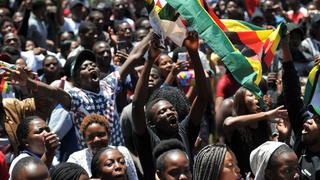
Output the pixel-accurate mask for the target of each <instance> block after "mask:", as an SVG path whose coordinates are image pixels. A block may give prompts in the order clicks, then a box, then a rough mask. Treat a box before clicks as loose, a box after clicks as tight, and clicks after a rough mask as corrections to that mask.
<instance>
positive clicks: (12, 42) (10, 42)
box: [3, 33, 20, 49]
mask: <svg viewBox="0 0 320 180" xmlns="http://www.w3.org/2000/svg"><path fill="white" fill-rule="evenodd" d="M3 43H4V45H7V46H12V47H15V48H17V49H19V48H20V41H19V38H18V36H17V35H16V34H14V33H8V34H7V35H5V36H4V39H3Z"/></svg>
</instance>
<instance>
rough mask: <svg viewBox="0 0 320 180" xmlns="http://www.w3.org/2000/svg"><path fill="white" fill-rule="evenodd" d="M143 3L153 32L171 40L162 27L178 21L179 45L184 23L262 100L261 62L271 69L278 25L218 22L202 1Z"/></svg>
mask: <svg viewBox="0 0 320 180" xmlns="http://www.w3.org/2000/svg"><path fill="white" fill-rule="evenodd" d="M146 4H147V9H148V10H149V14H150V19H151V25H152V26H153V28H154V29H156V32H158V30H160V31H159V32H161V35H163V36H164V37H169V38H170V39H171V37H172V36H170V31H171V30H170V28H168V26H165V28H163V27H164V26H163V25H162V24H163V22H164V20H166V21H171V22H178V23H177V24H176V25H175V26H176V27H179V28H176V29H179V31H177V32H180V35H181V36H179V38H181V39H180V40H181V41H180V44H182V41H183V39H184V38H182V37H184V36H183V34H182V32H186V24H188V25H191V26H192V27H193V29H194V30H196V31H197V32H198V33H199V35H200V37H201V38H202V39H204V40H205V41H206V42H207V43H208V45H209V46H210V47H211V48H212V49H213V50H214V52H215V53H216V54H217V55H218V56H219V57H220V58H221V59H222V61H223V62H224V64H225V65H226V67H227V68H228V69H229V71H230V72H231V73H232V75H233V76H234V78H235V79H236V80H237V81H238V82H239V83H240V84H242V85H243V86H245V87H246V88H248V89H249V90H251V91H252V92H253V93H255V94H256V95H257V96H258V97H260V100H261V101H262V99H261V96H262V93H261V91H260V89H259V88H258V84H259V83H260V81H261V79H262V65H261V63H264V64H265V65H266V66H267V67H268V68H269V67H270V65H271V61H272V58H273V55H274V54H275V51H276V48H277V46H278V44H279V42H280V36H279V32H280V30H281V28H280V26H279V27H278V28H277V29H276V30H265V29H263V28H261V27H258V26H255V25H252V24H250V23H247V22H244V21H238V20H220V19H219V18H218V17H217V16H216V15H215V13H214V12H213V11H212V10H211V9H210V8H209V7H208V5H207V4H206V2H205V1H204V0H156V2H154V1H153V0H146ZM176 11H178V13H177V12H176ZM166 24H167V25H168V22H166ZM171 25H172V24H170V25H169V26H171ZM183 29H184V30H183ZM169 30H170V31H169ZM171 32H172V31H171ZM158 34H159V33H158ZM172 35H173V34H172ZM173 37H178V36H176V35H173ZM173 41H174V40H173ZM174 42H175V41H174ZM176 44H178V43H176ZM178 45H179V44H178ZM261 101H260V102H261Z"/></svg>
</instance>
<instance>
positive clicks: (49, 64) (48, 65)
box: [43, 56, 60, 76]
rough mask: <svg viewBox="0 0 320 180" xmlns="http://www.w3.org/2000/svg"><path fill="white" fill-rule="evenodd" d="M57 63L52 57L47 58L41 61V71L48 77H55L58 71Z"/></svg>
mask: <svg viewBox="0 0 320 180" xmlns="http://www.w3.org/2000/svg"><path fill="white" fill-rule="evenodd" d="M59 68H60V67H59V62H58V60H57V59H56V58H55V57H53V56H48V57H46V58H45V59H44V60H43V70H44V73H45V74H46V75H48V76H56V75H58V73H59V72H58V71H59Z"/></svg>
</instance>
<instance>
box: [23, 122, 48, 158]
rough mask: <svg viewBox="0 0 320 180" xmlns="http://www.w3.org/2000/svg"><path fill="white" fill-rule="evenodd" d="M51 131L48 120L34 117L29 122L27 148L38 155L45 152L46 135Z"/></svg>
mask: <svg viewBox="0 0 320 180" xmlns="http://www.w3.org/2000/svg"><path fill="white" fill-rule="evenodd" d="M48 132H50V129H49V127H48V126H47V124H46V122H45V121H44V120H42V119H34V120H32V121H31V122H30V124H29V134H28V137H26V139H25V141H26V148H27V149H28V150H29V151H31V152H33V153H35V154H38V155H42V154H43V153H44V152H45V140H44V135H45V134H46V133H48Z"/></svg>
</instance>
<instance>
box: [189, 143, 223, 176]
mask: <svg viewBox="0 0 320 180" xmlns="http://www.w3.org/2000/svg"><path fill="white" fill-rule="evenodd" d="M227 150H228V149H227V147H226V145H225V144H212V145H208V146H206V147H204V148H203V149H201V150H200V152H199V153H198V155H197V157H196V160H195V163H194V167H193V178H194V180H206V179H212V180H218V179H219V178H220V172H221V170H222V167H223V162H224V158H225V156H226V152H227Z"/></svg>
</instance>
